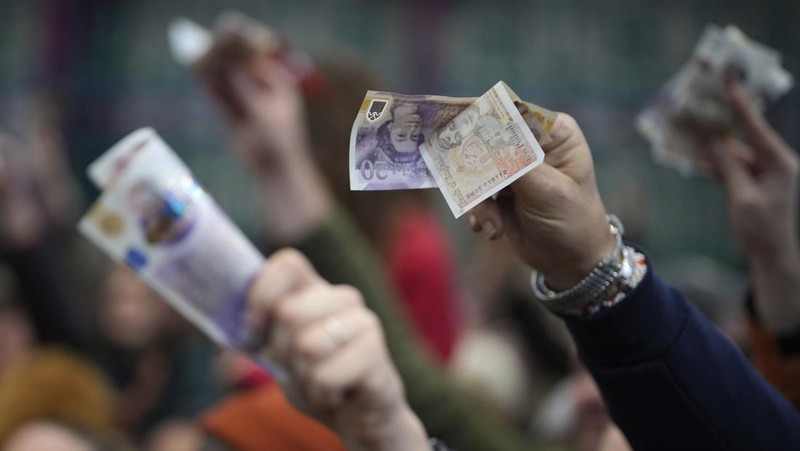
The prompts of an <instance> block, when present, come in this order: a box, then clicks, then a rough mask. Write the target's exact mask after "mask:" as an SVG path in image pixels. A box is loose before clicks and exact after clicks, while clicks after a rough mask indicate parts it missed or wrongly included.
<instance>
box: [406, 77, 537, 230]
mask: <svg viewBox="0 0 800 451" xmlns="http://www.w3.org/2000/svg"><path fill="white" fill-rule="evenodd" d="M420 150H421V154H422V157H423V159H424V160H425V163H426V164H427V166H428V167H429V168H430V171H431V175H432V176H433V178H434V179H435V181H436V184H437V186H438V187H439V189H440V190H441V192H442V194H443V195H444V197H445V199H446V200H447V204H448V205H449V206H450V209H451V210H452V212H453V214H454V215H455V216H456V217H459V216H461V215H462V214H464V213H465V212H466V211H468V210H469V209H471V208H472V207H474V206H475V205H477V204H479V203H480V202H482V201H483V200H485V199H487V198H489V197H490V196H492V195H493V194H495V193H496V192H498V191H500V190H501V189H503V188H505V187H506V186H508V185H509V184H511V183H512V182H513V181H514V180H516V179H518V178H519V177H521V176H523V175H525V174H526V173H527V172H529V171H530V170H532V169H533V168H535V167H536V166H538V165H540V164H541V163H542V162H543V161H544V152H543V151H542V148H541V147H540V146H539V143H538V142H537V140H536V138H535V137H534V134H533V132H532V131H531V129H530V128H529V127H528V124H527V123H526V122H525V120H524V119H523V118H522V115H521V114H520V113H519V111H518V110H517V107H516V106H515V105H514V100H513V99H512V97H511V94H510V92H509V89H508V88H507V86H506V84H505V83H503V82H502V81H501V82H499V83H497V84H496V85H495V86H494V87H492V89H490V90H489V91H487V92H486V94H484V95H482V96H481V97H479V98H478V99H477V100H476V101H475V102H473V103H472V104H470V105H469V106H468V107H467V108H465V109H464V110H463V111H461V112H460V113H458V114H457V115H456V116H454V117H453V118H452V119H450V120H448V121H447V122H446V123H445V124H444V125H443V126H440V127H437V128H436V129H435V131H434V133H433V134H432V135H431V136H430V138H429V139H428V140H426V141H425V142H423V143H421V145H420Z"/></svg>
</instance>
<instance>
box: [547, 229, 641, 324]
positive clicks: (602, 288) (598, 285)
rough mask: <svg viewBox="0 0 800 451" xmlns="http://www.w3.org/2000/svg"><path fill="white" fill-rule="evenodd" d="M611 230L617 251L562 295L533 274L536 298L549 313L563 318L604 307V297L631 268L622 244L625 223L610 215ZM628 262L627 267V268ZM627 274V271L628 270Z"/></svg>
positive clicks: (627, 254)
mask: <svg viewBox="0 0 800 451" xmlns="http://www.w3.org/2000/svg"><path fill="white" fill-rule="evenodd" d="M608 227H609V230H610V232H611V234H612V235H614V238H615V239H616V245H615V246H614V252H613V253H612V254H611V255H610V256H609V257H608V258H605V259H604V260H602V261H601V262H600V263H598V264H597V266H595V267H594V268H593V269H592V271H591V272H590V273H589V275H587V276H586V277H584V278H583V280H581V281H580V282H578V283H577V284H575V285H574V286H572V287H571V288H569V289H567V290H566V291H562V292H559V293H557V292H555V291H553V290H552V289H550V287H548V286H547V284H546V283H545V280H544V275H542V273H540V272H538V271H536V270H534V271H533V273H532V274H531V288H532V289H533V295H534V297H536V299H538V300H539V301H541V302H542V303H543V304H544V305H545V306H546V307H547V308H548V309H549V310H550V311H552V312H554V313H556V314H560V315H581V314H584V313H587V312H591V311H594V310H596V309H597V308H599V306H601V305H602V304H603V301H604V300H605V297H604V296H603V294H604V293H606V292H607V291H608V290H609V288H611V287H612V286H613V285H614V284H615V283H616V282H617V281H618V280H619V278H620V276H621V275H622V273H623V269H624V268H627V269H629V268H631V266H630V264H629V262H626V260H628V259H629V258H631V257H630V256H629V253H628V252H625V248H624V245H623V243H622V234H623V233H624V229H623V228H622V223H621V222H620V220H619V219H618V218H617V217H616V216H614V215H608ZM626 263H628V265H626ZM625 272H627V271H625Z"/></svg>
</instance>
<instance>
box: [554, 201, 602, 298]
mask: <svg viewBox="0 0 800 451" xmlns="http://www.w3.org/2000/svg"><path fill="white" fill-rule="evenodd" d="M614 232H615V231H614V230H613V228H610V227H609V222H608V219H606V217H605V216H603V221H602V223H600V224H598V226H597V227H595V228H594V232H593V233H592V234H591V235H588V236H587V238H588V239H587V240H585V241H586V243H588V244H589V245H587V246H584V247H582V248H579V249H578V250H577V252H576V253H575V255H573V257H572V258H570V259H568V260H565V261H563V262H561V263H560V264H559V265H558V267H554V268H553V269H551V270H549V271H547V270H545V271H542V274H543V275H544V280H545V281H546V282H547V285H548V286H550V287H551V288H553V289H554V290H556V291H563V290H566V289H568V288H570V287H573V286H575V284H577V283H578V282H580V281H581V280H583V278H584V277H586V276H587V275H588V274H589V273H590V272H591V271H592V270H593V269H594V268H595V267H596V266H597V264H598V263H600V262H601V261H603V260H605V259H607V258H609V257H610V256H612V255H613V254H614V251H615V248H616V247H617V240H616V238H615V233H614Z"/></svg>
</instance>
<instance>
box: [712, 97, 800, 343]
mask: <svg viewBox="0 0 800 451" xmlns="http://www.w3.org/2000/svg"><path fill="white" fill-rule="evenodd" d="M728 96H729V98H730V102H731V105H732V106H733V109H734V112H735V114H736V116H737V119H738V121H739V122H740V123H741V124H742V127H743V129H744V134H743V136H744V140H738V139H736V138H733V137H726V138H724V139H720V140H718V141H717V142H716V143H715V144H716V145H715V147H714V148H713V154H714V155H715V156H716V158H717V165H718V168H719V170H720V173H721V175H722V179H723V182H724V186H725V189H726V191H727V194H728V212H729V215H730V221H731V226H732V229H733V232H734V234H735V236H736V239H737V241H738V242H739V246H740V247H741V249H742V251H744V254H745V256H746V258H747V262H748V266H749V276H750V282H751V284H752V289H753V298H754V300H755V306H756V310H757V312H758V314H759V317H760V319H761V322H762V324H763V325H764V326H766V327H767V328H768V329H769V330H771V331H773V332H778V333H780V332H791V331H793V330H795V329H796V328H797V325H798V324H800V298H798V296H797V293H798V292H800V246H798V244H799V243H798V239H797V219H798V218H797V208H798V207H797V206H798V192H797V190H798V179H799V178H800V161H798V156H797V153H796V152H795V151H794V150H793V149H792V148H790V147H789V146H788V145H787V144H786V142H784V141H783V139H781V137H780V136H778V134H777V133H776V132H775V130H774V129H773V128H772V127H770V125H769V124H768V123H767V122H766V120H765V119H764V117H763V116H762V115H761V113H760V112H759V111H758V110H757V108H756V106H755V105H754V103H753V101H752V99H751V97H750V96H749V95H748V94H747V93H746V92H745V91H744V90H743V89H742V88H741V86H740V85H738V84H734V85H731V86H730V87H729V89H728Z"/></svg>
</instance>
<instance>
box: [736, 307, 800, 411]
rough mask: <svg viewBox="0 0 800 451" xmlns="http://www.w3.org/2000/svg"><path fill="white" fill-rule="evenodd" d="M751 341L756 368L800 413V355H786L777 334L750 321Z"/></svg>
mask: <svg viewBox="0 0 800 451" xmlns="http://www.w3.org/2000/svg"><path fill="white" fill-rule="evenodd" d="M749 329H750V339H751V341H752V345H753V362H754V363H755V366H756V368H758V370H759V371H760V372H761V374H763V375H764V377H765V378H766V379H767V380H768V381H769V382H770V383H771V384H772V385H773V386H774V387H775V388H777V389H778V391H779V392H780V393H781V394H782V395H783V396H784V397H785V398H786V399H787V400H789V402H790V403H792V405H793V406H794V408H795V409H797V410H798V411H800V354H793V355H784V353H783V352H782V351H781V349H780V346H779V345H778V339H777V337H775V334H773V333H771V332H769V331H768V330H766V329H765V328H763V327H761V326H760V325H758V323H757V322H756V321H752V320H751V321H750V324H749Z"/></svg>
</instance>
